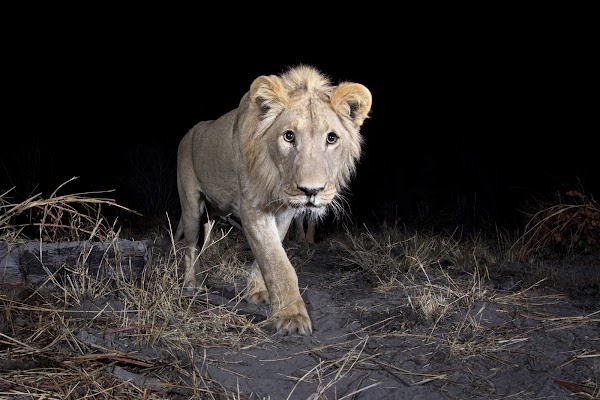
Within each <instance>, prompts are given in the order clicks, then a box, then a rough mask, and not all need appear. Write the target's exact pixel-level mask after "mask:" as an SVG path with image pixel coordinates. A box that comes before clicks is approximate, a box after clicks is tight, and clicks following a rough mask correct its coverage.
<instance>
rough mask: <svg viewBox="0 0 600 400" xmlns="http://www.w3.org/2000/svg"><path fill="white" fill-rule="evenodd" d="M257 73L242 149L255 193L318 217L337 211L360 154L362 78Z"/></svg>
mask: <svg viewBox="0 0 600 400" xmlns="http://www.w3.org/2000/svg"><path fill="white" fill-rule="evenodd" d="M301 72H302V73H304V74H305V75H303V76H302V77H299V76H293V77H290V76H285V75H284V76H283V77H277V76H270V77H261V78H257V80H255V81H254V83H253V84H252V86H251V89H250V92H249V96H250V106H249V115H254V118H249V119H248V120H247V121H246V129H245V130H244V131H246V132H253V134H252V135H248V136H247V137H246V138H244V139H243V145H244V147H243V153H244V155H245V160H246V163H247V166H248V171H249V175H248V178H249V179H250V182H249V183H250V184H251V185H253V189H254V190H253V192H254V193H261V199H260V202H262V203H263V204H272V205H273V206H274V207H280V206H281V205H288V206H291V207H293V208H295V209H297V210H298V212H310V213H313V214H315V215H317V216H319V215H323V214H324V213H325V212H326V210H327V209H328V208H333V209H334V210H336V211H337V210H341V208H342V204H341V201H340V197H339V194H340V192H341V191H342V190H343V189H344V188H346V186H347V185H348V182H349V180H350V178H351V176H352V175H353V173H354V171H355V169H356V162H357V160H358V158H359V157H360V154H361V144H362V136H361V135H360V132H359V128H360V126H361V125H362V122H363V121H364V119H365V118H366V117H367V114H368V112H369V110H370V107H371V94H370V92H369V91H368V90H367V89H366V88H365V87H364V86H362V85H360V84H354V83H352V84H340V85H339V86H336V87H332V86H330V84H329V81H327V80H326V79H325V78H324V77H322V76H321V75H320V74H318V73H317V72H316V71H314V70H311V69H307V70H301Z"/></svg>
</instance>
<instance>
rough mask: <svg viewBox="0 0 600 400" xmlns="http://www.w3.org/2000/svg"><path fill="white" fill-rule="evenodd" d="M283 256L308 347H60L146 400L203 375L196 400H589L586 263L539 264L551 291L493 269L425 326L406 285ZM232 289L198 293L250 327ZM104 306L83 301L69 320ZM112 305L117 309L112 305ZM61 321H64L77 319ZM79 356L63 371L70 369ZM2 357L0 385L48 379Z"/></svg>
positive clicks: (315, 248) (591, 360)
mask: <svg viewBox="0 0 600 400" xmlns="http://www.w3.org/2000/svg"><path fill="white" fill-rule="evenodd" d="M285 244H286V247H287V248H288V251H289V255H290V258H291V260H292V262H293V264H294V265H295V267H296V270H297V273H298V278H299V285H300V287H301V290H302V292H303V298H304V299H305V301H306V304H307V307H308V311H309V314H310V316H311V319H312V323H313V329H314V331H313V334H312V335H311V336H294V335H291V336H281V335H277V334H272V333H269V332H267V331H264V337H261V338H258V340H257V341H256V343H255V344H252V345H248V346H245V345H241V346H240V345H239V343H234V344H232V345H231V346H228V345H223V344H213V343H211V342H210V340H208V341H207V342H206V343H193V344H192V345H193V348H194V353H195V356H194V357H195V359H190V355H189V353H186V354H179V353H177V350H176V349H173V348H169V347H168V343H169V338H168V337H164V338H161V339H160V340H158V341H157V343H164V344H166V345H163V346H162V347H161V346H158V345H157V346H155V347H153V348H148V347H146V348H141V349H140V348H135V347H134V346H133V343H134V342H133V340H132V339H130V337H131V335H130V334H129V333H128V332H120V331H117V334H114V333H113V334H111V335H109V334H108V333H107V332H102V331H100V330H94V329H93V328H92V327H91V326H90V327H87V328H86V326H87V325H85V324H83V325H82V328H81V329H80V330H79V331H78V332H74V333H73V335H74V336H75V335H76V337H77V340H78V343H84V344H85V345H86V346H88V347H89V348H91V349H92V350H93V349H101V350H102V351H100V353H101V354H104V356H105V357H113V358H115V359H116V360H117V363H116V364H114V363H113V364H110V365H112V366H110V367H106V368H107V369H105V370H104V372H102V374H106V372H108V373H109V375H111V376H112V377H113V378H112V379H114V378H117V381H116V382H122V381H127V380H131V381H132V382H134V383H135V384H137V385H138V387H143V388H144V390H146V391H147V392H146V394H145V396H146V395H148V394H149V393H151V394H152V397H144V398H155V399H189V398H197V397H192V394H193V392H192V390H191V389H190V387H200V386H202V385H201V384H200V383H198V382H187V383H186V384H185V385H183V384H182V382H185V380H186V376H192V374H190V373H189V372H190V371H192V370H193V371H202V374H201V375H202V376H203V377H205V378H207V381H210V382H218V387H216V388H215V389H214V391H212V392H211V393H210V394H208V393H207V394H206V397H205V398H207V399H221V398H223V399H225V398H226V399H231V398H235V399H270V400H280V399H302V400H308V399H311V400H317V399H327V400H334V399H338V400H341V399H355V400H360V399H372V400H378V399H395V400H399V399H410V400H417V399H427V400H432V399H461V400H464V399H528V400H530V399H573V398H582V399H592V398H598V393H599V387H598V385H599V384H600V290H599V287H598V282H600V277H599V275H600V257H598V256H586V257H579V258H578V257H563V258H560V259H556V260H553V261H549V262H548V264H549V267H548V269H547V271H546V273H547V274H549V275H551V277H550V279H548V280H546V281H543V282H540V283H538V284H537V285H533V286H532V285H530V284H529V283H528V282H531V281H532V279H531V275H532V274H539V271H536V270H535V269H534V267H532V265H529V264H527V263H521V264H519V263H509V264H505V265H496V266H494V267H493V268H490V273H489V276H486V277H482V279H481V283H480V284H479V283H478V284H477V287H476V288H475V287H474V290H473V291H472V292H471V293H469V292H468V291H457V292H456V293H448V298H450V299H454V300H452V303H451V307H449V309H450V310H451V312H447V313H445V314H443V315H435V314H434V315H433V317H431V318H427V317H426V316H424V315H423V313H419V312H418V311H417V310H418V308H417V307H415V304H414V303H411V301H412V302H414V296H413V297H412V300H411V297H410V296H411V295H410V293H413V294H414V289H415V288H414V281H411V283H410V284H411V285H413V286H412V287H411V288H410V289H411V290H413V292H409V290H408V289H409V284H408V283H407V284H406V285H403V284H402V277H399V278H398V281H399V282H400V284H395V285H392V286H382V285H381V284H380V282H378V281H377V280H376V279H375V277H374V276H372V275H371V274H368V273H365V272H364V271H363V270H361V269H360V268H358V267H357V266H356V265H351V264H348V263H344V262H341V260H340V258H339V253H338V251H337V250H336V249H335V247H334V246H332V245H331V244H330V243H328V242H326V241H321V242H318V243H317V244H316V245H311V246H310V247H308V248H305V247H301V246H294V245H292V244H291V243H290V242H288V241H286V243H285ZM443 272H444V274H445V275H444V277H445V279H446V280H445V282H446V286H444V284H443V282H441V281H440V284H439V288H440V293H441V294H442V295H443V294H444V291H448V292H449V291H451V289H452V288H449V287H447V282H448V278H450V281H451V282H452V281H453V282H457V285H458V282H461V281H463V282H464V281H468V280H471V279H473V277H472V276H470V275H469V274H466V273H465V272H461V271H460V270H458V269H457V270H453V269H452V267H451V266H447V270H445V271H443ZM422 278H423V282H426V280H428V281H429V283H430V285H429V287H436V279H437V278H436V277H435V276H434V275H432V274H429V275H427V276H425V275H424V276H423V277H422ZM241 286H242V285H241V284H240V285H239V286H238V285H237V284H236V285H232V284H223V283H222V282H221V283H220V282H218V281H212V282H209V288H210V289H211V290H210V295H208V296H207V298H209V301H210V303H212V304H221V305H225V306H227V307H229V308H233V309H235V311H236V312H237V313H239V314H241V315H243V316H244V317H243V318H247V319H249V320H251V321H252V324H258V325H260V322H261V321H264V320H265V319H266V316H267V315H268V311H269V310H268V306H267V305H252V304H249V303H247V302H246V301H243V300H242V301H239V300H236V299H239V296H238V295H239V290H238V289H239V287H241ZM417 286H418V285H417ZM481 293H486V295H485V296H482V295H481ZM457 294H458V298H457V297H456V296H457ZM4 295H6V296H8V295H9V293H4ZM10 295H11V296H14V293H13V294H10ZM459 305H460V306H459ZM104 307H106V305H96V304H91V303H86V302H84V303H82V304H81V307H80V310H81V311H82V312H85V311H90V310H92V311H93V310H100V309H102V308H104ZM111 307H113V308H115V309H118V308H119V307H123V305H122V304H119V303H118V302H114V304H112V305H111ZM74 311H77V310H71V314H70V315H71V316H70V318H76V317H77V315H76V313H74ZM82 315H83V314H82ZM0 322H1V318H0ZM177 323H181V322H177ZM0 325H1V324H0ZM0 328H2V327H0ZM132 328H135V327H132ZM2 330H3V331H4V332H9V331H8V330H7V329H2ZM257 331H258V332H261V330H260V329H257ZM119 332H120V333H119ZM121 334H122V336H119V335H121ZM217 334H218V333H217ZM128 335H129V336H128ZM3 337H4V338H5V339H6V336H3ZM23 340H25V339H23ZM215 343H222V341H221V342H219V341H218V340H216V341H215ZM107 349H108V350H107ZM67 350H68V349H67ZM134 350H135V351H134ZM91 353H93V351H92V352H91ZM122 354H129V358H124V357H123V356H122ZM92 356H93V354H91V355H85V357H92ZM134 356H135V359H134ZM80 357H84V356H80ZM80 357H73V358H72V359H71V361H70V362H79V361H78V360H80ZM5 358H6V359H5V360H3V361H2V363H0V376H2V374H10V376H13V375H14V373H13V372H10V371H14V370H17V369H20V370H30V369H32V368H39V367H42V366H44V367H48V365H41V364H40V361H39V360H38V361H35V362H33V361H32V362H33V364H31V362H29V361H26V360H24V359H21V358H18V357H17V358H16V359H14V360H13V359H12V358H11V357H8V356H7V357H5ZM18 360H20V361H18ZM160 360H163V364H164V361H165V360H170V361H169V363H170V365H171V366H172V365H175V364H177V365H180V367H177V368H180V369H172V368H171V369H170V370H169V369H167V368H166V367H165V368H162V369H160V368H158V369H157V368H156V367H155V366H156V365H157V364H158V363H159V362H160ZM173 360H175V361H174V362H173ZM28 362H29V363H30V364H31V365H29V364H27V363H28ZM14 363H17V364H14ZM52 365H54V364H52ZM52 365H49V366H50V367H51V366H52ZM57 365H58V364H57ZM106 365H109V364H106ZM144 365H153V367H144ZM140 366H141V367H140ZM136 368H137V369H136ZM136 370H137V371H139V372H138V373H133V371H136ZM186 371H187V372H186ZM170 374H171V375H172V376H171V375H170ZM186 374H187V375H186ZM4 376H7V375H4ZM193 376H198V375H193ZM155 377H156V378H155ZM158 377H160V379H158ZM169 377H171V378H169ZM20 379H22V378H20ZM78 379H79V378H78ZM188 379H189V378H188ZM165 382H167V386H165ZM119 385H120V384H119ZM2 387H3V385H0V389H1V388H2ZM8 387H9V386H6V387H5V388H4V389H5V390H7V388H8ZM213 387H214V385H213ZM0 391H4V390H0ZM196 394H197V393H196ZM10 398H29V397H27V396H25V397H10ZM200 398H202V397H200Z"/></svg>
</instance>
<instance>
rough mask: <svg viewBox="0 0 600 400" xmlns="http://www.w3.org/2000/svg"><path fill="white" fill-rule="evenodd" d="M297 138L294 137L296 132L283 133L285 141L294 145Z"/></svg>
mask: <svg viewBox="0 0 600 400" xmlns="http://www.w3.org/2000/svg"><path fill="white" fill-rule="evenodd" d="M295 138H296V135H294V132H292V131H285V132H283V140H285V141H286V142H290V143H292V142H293V141H294V139H295Z"/></svg>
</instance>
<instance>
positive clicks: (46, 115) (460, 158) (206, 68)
mask: <svg viewBox="0 0 600 400" xmlns="http://www.w3.org/2000/svg"><path fill="white" fill-rule="evenodd" d="M521 11H522V10H521ZM538 11H539V10H538ZM538 11H534V12H530V13H528V14H526V15H522V14H520V13H519V12H514V13H511V12H508V13H505V14H500V15H498V16H497V17H496V18H491V17H490V14H489V13H484V14H482V15H480V17H479V18H471V17H468V16H467V17H465V18H463V19H456V18H454V19H451V18H449V19H446V18H445V16H444V13H443V12H442V13H440V14H437V15H436V18H435V19H430V16H429V15H427V14H420V16H419V17H418V18H416V19H417V21H413V20H412V19H411V18H410V17H409V16H405V17H404V18H403V19H402V21H400V22H402V23H400V22H398V24H397V26H395V25H394V24H392V27H391V29H389V30H388V31H385V32H379V31H377V32H375V31H376V28H378V27H379V25H387V26H388V28H389V24H390V22H389V21H388V22H384V21H381V23H380V22H378V20H371V21H370V22H369V23H370V25H368V27H369V28H368V29H364V31H361V30H357V29H355V28H353V27H352V26H350V27H346V26H343V25H342V26H340V25H338V26H337V27H332V26H329V25H327V24H323V25H319V24H316V26H314V25H313V26H312V27H311V29H305V30H303V29H300V28H299V27H298V26H297V24H298V23H299V22H300V21H293V22H292V21H290V22H289V24H288V25H285V26H284V27H279V26H277V27H275V26H273V27H271V26H270V25H268V24H267V26H266V27H264V29H262V30H261V29H254V28H248V29H246V30H244V29H242V30H241V34H240V33H239V32H238V33H235V32H232V31H231V30H230V29H231V28H230V25H227V24H223V23H222V22H223V21H221V23H219V22H218V21H215V24H216V25H215V26H217V27H218V28H211V29H208V30H206V29H205V30H204V31H202V32H200V31H196V26H194V25H193V24H190V21H182V23H181V25H185V27H186V28H187V29H186V30H180V28H181V26H179V27H176V28H171V25H169V26H167V25H165V24H166V22H164V21H163V20H160V19H153V20H146V21H144V19H143V18H140V19H136V21H132V19H126V18H125V19H124V18H117V17H114V16H111V17H107V18H106V19H104V20H103V19H101V18H100V19H96V20H93V21H92V20H88V19H85V18H84V19H79V20H77V21H78V22H74V21H75V19H73V20H71V19H67V20H64V21H63V20H60V21H57V20H51V19H45V18H44V17H43V15H42V14H39V15H37V17H36V18H35V19H30V18H22V20H21V22H20V23H16V24H14V25H13V26H14V27H18V29H17V28H15V29H12V30H11V29H9V30H8V31H5V35H4V37H5V39H4V41H3V44H4V46H3V50H2V51H3V70H4V72H3V73H2V75H3V82H2V89H3V90H2V93H3V106H2V109H3V120H4V124H3V128H2V131H3V132H2V138H3V139H2V143H0V149H1V150H0V157H1V159H0V161H1V162H0V193H2V192H5V191H6V190H8V189H10V188H11V187H13V186H14V187H15V189H14V190H12V191H11V193H10V195H9V196H7V197H9V198H10V200H11V201H20V200H23V199H25V198H27V197H28V196H30V195H32V194H37V193H43V195H44V196H49V195H50V194H51V193H52V192H53V191H54V190H55V189H56V188H57V187H58V186H59V185H60V184H61V183H63V182H65V181H67V180H68V179H70V178H71V177H74V176H77V177H79V178H78V179H77V180H76V181H74V182H71V183H69V184H68V185H66V186H65V187H64V188H62V189H61V190H60V191H59V194H68V193H75V192H80V191H104V190H110V189H115V192H113V193H110V194H109V195H108V196H109V197H113V198H115V199H116V200H117V202H118V203H119V204H121V205H123V206H126V207H129V208H132V209H134V210H137V211H140V212H142V213H143V214H144V217H136V216H134V215H122V214H121V215H119V218H120V219H121V221H124V222H126V223H127V224H130V225H144V224H149V223H153V222H154V221H156V220H160V219H161V218H164V213H165V212H166V211H168V212H169V213H170V215H171V217H172V218H173V214H176V217H178V200H177V193H176V188H175V171H174V162H175V154H176V150H177V144H178V142H179V140H180V139H181V137H183V135H184V134H185V133H186V132H187V130H188V129H189V128H191V127H192V126H193V125H194V124H195V123H197V122H198V121H201V120H204V119H215V118H218V117H219V116H220V115H222V114H224V113H225V112H227V111H229V110H231V109H232V108H235V107H237V104H238V102H239V100H240V98H241V97H242V95H243V94H244V93H245V92H246V91H247V90H248V88H249V86H250V84H251V83H252V81H253V79H254V78H256V77H257V76H259V75H269V74H278V73H280V72H283V71H284V70H285V69H286V68H287V67H288V66H292V65H296V64H299V63H307V64H312V65H315V66H316V67H318V68H319V69H321V70H322V71H323V72H324V73H326V74H327V75H328V76H330V78H331V79H332V81H333V82H334V83H338V82H339V81H342V80H348V81H354V82H359V83H362V84H364V85H365V86H367V87H368V88H369V89H370V90H371V92H372V94H373V108H372V112H371V117H370V119H368V120H366V122H365V124H364V125H363V128H362V132H363V135H364V137H365V147H364V156H363V157H362V158H361V160H360V164H359V166H358V169H357V175H356V177H355V179H354V180H353V181H352V185H351V190H350V194H349V195H348V196H347V198H348V201H349V203H348V207H347V209H346V211H348V217H351V219H352V221H354V222H356V223H361V222H370V223H381V222H382V221H384V220H386V221H400V222H402V223H420V222H423V223H431V224H434V225H435V224H436V223H439V224H440V225H441V224H446V223H448V222H450V223H458V224H465V223H469V224H471V223H484V224H490V223H491V224H498V225H505V226H513V225H519V224H521V223H522V221H523V217H524V211H526V210H527V209H528V207H531V206H532V205H535V204H539V203H538V202H539V201H541V200H542V199H545V200H550V201H552V199H556V196H557V195H563V194H564V193H565V192H566V190H569V189H577V190H580V191H582V192H584V193H585V194H586V195H588V196H594V195H597V194H598V189H599V183H600V179H599V174H598V172H599V170H600V168H598V165H597V164H598V161H597V160H598V150H597V146H598V145H597V144H596V141H597V137H598V123H597V121H598V117H597V109H598V107H597V97H598V82H597V80H598V62H597V60H596V56H597V49H598V46H597V40H595V39H593V35H592V29H591V28H592V25H589V24H588V23H586V21H585V20H580V18H583V17H584V16H585V14H586V12H585V10H581V13H579V12H577V13H574V14H571V13H564V14H563V12H562V10H553V11H554V12H553V13H552V14H551V15H548V14H543V15H542V14H541V13H540V12H538ZM459 14H460V13H459ZM161 21H162V22H161ZM134 22H135V23H134ZM267 22H268V21H265V22H264V23H267ZM313 22H315V21H313ZM171 23H172V24H174V23H175V21H171ZM347 23H358V21H352V22H348V21H347ZM282 28H285V29H283V30H281V29H282ZM317 28H318V29H317ZM198 29H200V28H199V27H198ZM292 33H296V35H295V37H294V38H292ZM311 34H313V35H314V37H313V36H311ZM272 36H275V37H278V38H279V39H278V40H283V43H284V44H282V43H269V38H270V37H272ZM240 37H243V38H244V40H240ZM554 201H556V200H554ZM113 211H116V210H113ZM113 211H111V210H107V213H109V214H110V213H111V212H113Z"/></svg>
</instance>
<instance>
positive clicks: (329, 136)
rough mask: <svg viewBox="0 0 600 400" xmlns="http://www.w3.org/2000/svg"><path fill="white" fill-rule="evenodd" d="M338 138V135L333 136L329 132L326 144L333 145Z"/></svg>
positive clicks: (333, 134)
mask: <svg viewBox="0 0 600 400" xmlns="http://www.w3.org/2000/svg"><path fill="white" fill-rule="evenodd" d="M338 138H339V136H338V135H336V134H335V133H333V132H329V133H328V134H327V143H328V144H334V143H335V142H337V140H338Z"/></svg>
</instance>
